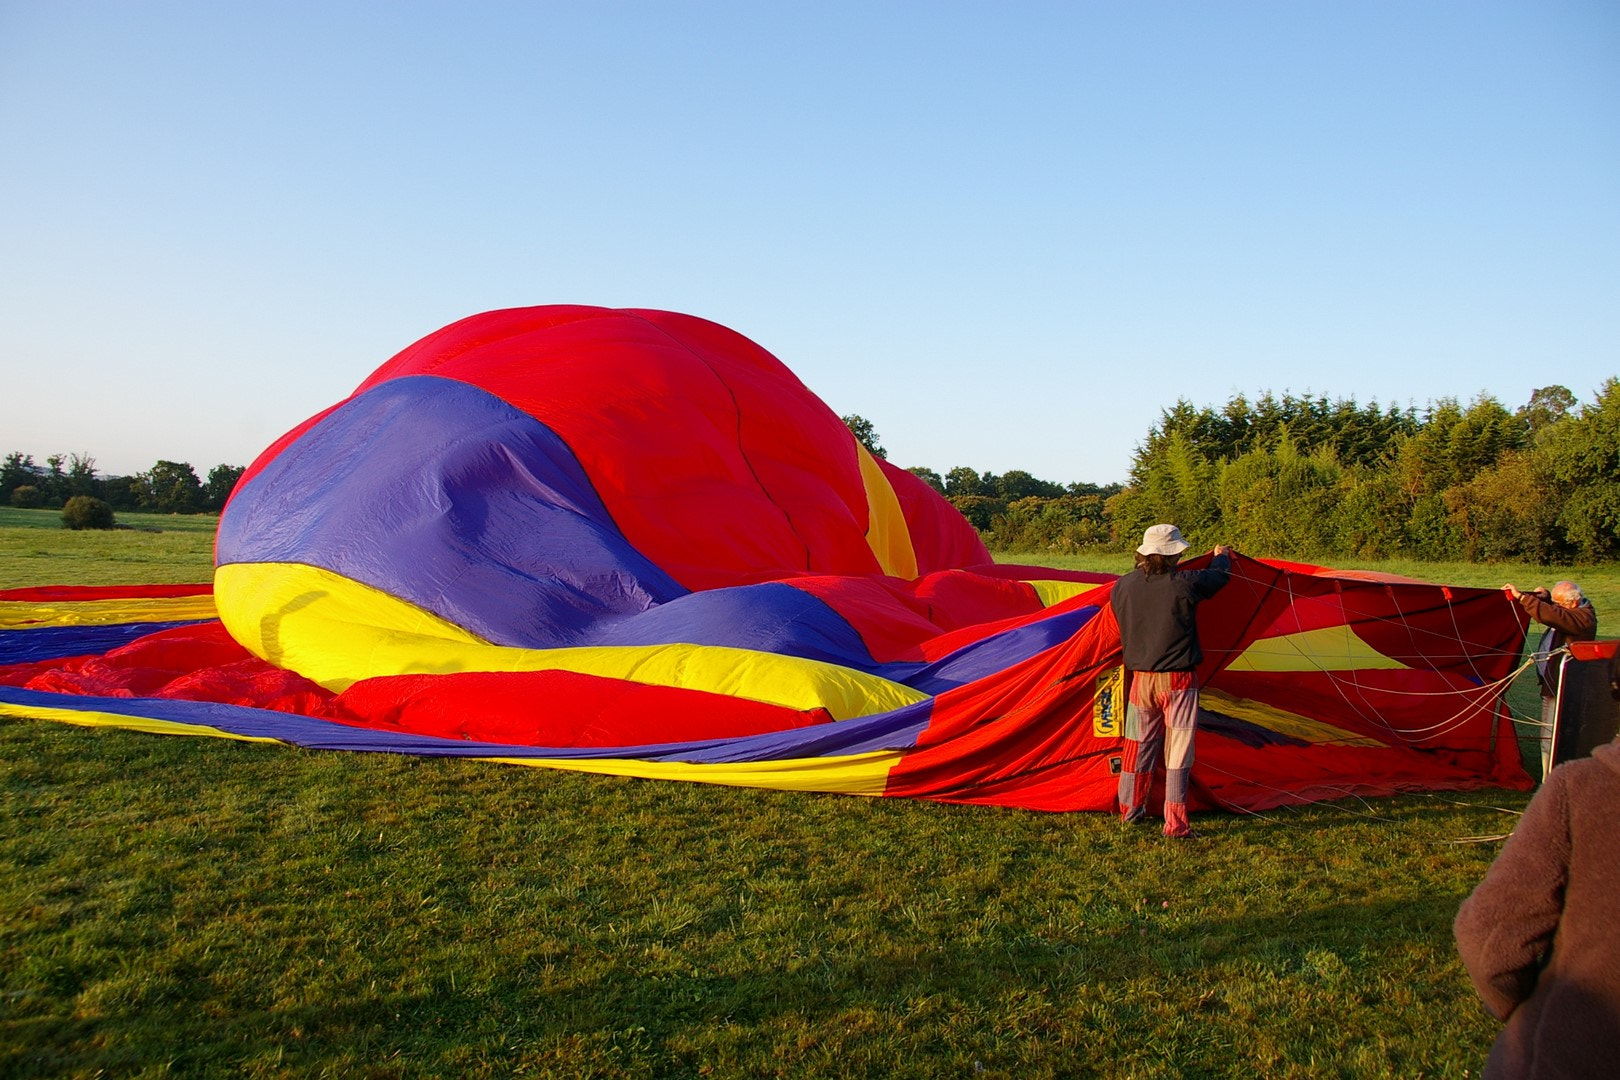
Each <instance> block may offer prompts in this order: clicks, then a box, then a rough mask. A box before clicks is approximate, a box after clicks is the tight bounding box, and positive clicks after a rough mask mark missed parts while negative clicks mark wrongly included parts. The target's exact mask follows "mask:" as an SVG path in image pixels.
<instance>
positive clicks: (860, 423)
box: [839, 413, 889, 460]
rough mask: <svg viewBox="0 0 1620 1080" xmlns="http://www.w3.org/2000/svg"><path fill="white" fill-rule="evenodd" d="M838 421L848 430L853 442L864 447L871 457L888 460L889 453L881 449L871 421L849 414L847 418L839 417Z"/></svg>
mask: <svg viewBox="0 0 1620 1080" xmlns="http://www.w3.org/2000/svg"><path fill="white" fill-rule="evenodd" d="M839 419H840V420H842V421H843V422H844V426H845V427H847V428H849V433H850V434H851V435H853V436H855V441H856V442H858V443H860V444H861V445H862V446H864V447H866V449H867V450H868V451H869V452H870V453H871V455H872V456H873V457H875V458H883V459H885V460H887V459H888V456H889V452H888V451H887V450H885V449H883V443H882V442H881V441H880V440H879V439H878V433H877V429H876V428H875V427H873V426H872V421H870V420H868V419H867V418H866V417H864V416H861V415H860V414H859V413H850V414H849V415H848V416H840V417H839Z"/></svg>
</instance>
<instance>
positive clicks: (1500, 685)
mask: <svg viewBox="0 0 1620 1080" xmlns="http://www.w3.org/2000/svg"><path fill="white" fill-rule="evenodd" d="M1234 576H1236V577H1239V578H1240V579H1242V580H1244V581H1248V582H1250V583H1252V584H1256V585H1262V586H1268V587H1272V588H1276V587H1277V586H1276V585H1275V584H1271V583H1268V582H1264V581H1261V580H1259V579H1258V578H1255V577H1253V576H1252V575H1247V574H1235V575H1234ZM1282 588H1283V589H1284V590H1285V591H1286V593H1287V595H1288V599H1289V602H1290V604H1291V605H1294V606H1300V607H1303V606H1305V605H1307V604H1310V603H1323V602H1324V601H1322V600H1320V599H1319V598H1317V597H1307V596H1300V595H1299V594H1298V593H1297V592H1296V591H1295V590H1294V587H1293V583H1292V581H1291V580H1290V575H1284V579H1283V585H1282ZM1446 613H1447V615H1448V616H1449V618H1450V619H1451V625H1452V630H1453V636H1452V638H1451V639H1450V640H1455V641H1457V642H1458V643H1459V648H1460V644H1461V642H1462V640H1463V635H1462V628H1461V627H1460V626H1458V625H1457V612H1456V605H1455V604H1452V603H1449V602H1448V603H1447V604H1446ZM1367 618H1368V619H1369V621H1373V622H1378V623H1384V624H1388V625H1397V626H1399V627H1401V628H1402V629H1404V630H1405V631H1406V634H1407V637H1408V639H1409V640H1412V641H1413V642H1414V644H1415V641H1416V635H1415V634H1414V633H1413V631H1412V627H1411V623H1410V622H1409V621H1408V620H1407V618H1406V616H1405V615H1398V616H1397V617H1396V618H1393V619H1392V618H1387V617H1384V616H1368V617H1367ZM1234 651H1235V650H1227V653H1228V655H1229V656H1230V655H1231V654H1232V653H1233V652H1234ZM1498 651H1501V650H1498ZM1428 655H1431V656H1437V657H1438V658H1440V659H1462V660H1466V661H1467V662H1468V665H1469V668H1470V669H1471V670H1472V671H1473V674H1474V678H1475V679H1476V680H1478V682H1479V685H1478V686H1477V687H1476V688H1474V689H1472V690H1468V691H1462V693H1464V694H1466V695H1467V696H1468V700H1467V701H1465V703H1464V704H1463V705H1462V706H1461V707H1459V708H1458V709H1457V711H1456V712H1454V713H1452V714H1451V715H1449V716H1447V717H1445V718H1443V719H1441V720H1440V721H1438V722H1436V723H1434V724H1431V725H1428V726H1426V727H1416V728H1396V727H1394V726H1393V725H1391V724H1390V723H1389V722H1388V721H1386V720H1385V719H1384V718H1383V716H1382V715H1381V714H1380V713H1379V711H1378V710H1377V709H1376V708H1374V707H1373V704H1372V702H1371V701H1369V700H1368V699H1367V696H1366V688H1365V687H1364V686H1363V685H1362V684H1361V682H1360V681H1359V680H1357V679H1356V678H1354V677H1353V676H1350V677H1346V676H1345V675H1344V674H1342V673H1341V672H1338V671H1334V670H1332V669H1330V668H1328V667H1326V666H1325V665H1324V664H1322V663H1321V661H1320V660H1318V659H1317V658H1316V657H1314V656H1311V655H1308V654H1301V658H1302V659H1304V660H1305V661H1306V662H1307V663H1309V664H1311V665H1312V666H1313V667H1314V668H1315V669H1316V671H1317V672H1318V673H1320V674H1322V675H1324V676H1326V678H1327V679H1328V681H1329V682H1330V684H1332V685H1333V687H1334V688H1335V689H1337V690H1338V692H1339V697H1340V699H1341V700H1343V701H1344V703H1345V704H1346V705H1348V706H1350V708H1351V709H1352V710H1353V711H1354V712H1355V714H1356V715H1357V717H1359V718H1360V719H1361V720H1363V721H1365V722H1366V723H1368V724H1369V725H1372V726H1374V727H1377V728H1380V729H1382V730H1384V731H1386V732H1388V733H1389V734H1391V735H1393V736H1395V737H1397V738H1401V739H1409V738H1411V737H1413V736H1439V735H1444V734H1447V733H1448V732H1450V731H1452V730H1454V729H1456V728H1460V727H1462V726H1464V725H1465V724H1466V723H1467V722H1468V721H1469V720H1470V719H1471V717H1472V716H1473V715H1474V713H1475V712H1476V711H1477V710H1480V709H1483V708H1485V707H1486V705H1485V704H1484V701H1485V700H1487V699H1489V698H1491V697H1497V696H1500V695H1501V694H1502V693H1503V692H1504V691H1506V689H1507V688H1508V687H1509V686H1510V685H1512V683H1513V681H1514V680H1515V679H1517V678H1518V677H1519V676H1520V675H1521V674H1523V673H1524V672H1525V671H1526V670H1527V669H1528V668H1530V667H1531V666H1532V665H1534V664H1536V663H1537V662H1539V661H1540V660H1543V659H1545V658H1546V657H1544V656H1542V655H1541V654H1539V653H1538V654H1532V655H1531V656H1530V658H1529V659H1527V660H1525V661H1524V662H1523V663H1521V664H1520V666H1519V667H1518V668H1516V669H1514V670H1513V671H1512V672H1510V673H1508V674H1507V675H1505V676H1503V677H1502V678H1500V679H1496V680H1491V681H1487V680H1486V679H1485V678H1484V677H1483V676H1482V675H1481V674H1480V672H1479V668H1478V666H1477V663H1476V660H1475V655H1474V654H1473V653H1470V652H1468V651H1466V650H1462V651H1459V652H1457V653H1453V654H1435V653H1430V654H1428ZM1352 691H1353V693H1352ZM1379 693H1380V694H1383V695H1387V696H1393V697H1406V698H1420V697H1436V698H1442V697H1443V698H1453V697H1456V696H1457V694H1458V693H1459V691H1454V690H1396V689H1393V688H1386V689H1380V690H1379ZM1509 716H1510V718H1511V719H1512V720H1513V722H1514V723H1515V724H1525V725H1529V726H1535V727H1544V726H1546V725H1545V724H1543V723H1541V722H1540V721H1537V720H1529V719H1527V718H1521V717H1518V716H1513V715H1512V713H1511V711H1510V713H1509Z"/></svg>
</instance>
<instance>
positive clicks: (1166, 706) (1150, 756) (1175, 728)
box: [1119, 671, 1198, 837]
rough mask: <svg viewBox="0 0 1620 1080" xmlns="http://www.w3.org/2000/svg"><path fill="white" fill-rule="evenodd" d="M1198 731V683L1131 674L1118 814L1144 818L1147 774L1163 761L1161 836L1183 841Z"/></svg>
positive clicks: (1180, 674) (1179, 676)
mask: <svg viewBox="0 0 1620 1080" xmlns="http://www.w3.org/2000/svg"><path fill="white" fill-rule="evenodd" d="M1197 731H1198V684H1197V682H1196V681H1195V679H1194V678H1193V673H1192V672H1190V671H1133V672H1131V696H1130V704H1129V705H1128V706H1127V707H1126V709H1125V755H1124V760H1123V761H1122V762H1121V764H1120V773H1119V812H1120V816H1121V817H1123V818H1124V820H1125V821H1127V822H1129V823H1131V824H1136V823H1138V822H1142V821H1145V820H1146V819H1147V800H1148V793H1149V792H1150V791H1151V790H1152V788H1153V774H1154V773H1155V772H1156V771H1157V770H1158V768H1159V759H1160V757H1161V755H1162V756H1163V759H1164V835H1166V836H1175V837H1180V836H1188V835H1190V834H1191V832H1192V829H1191V827H1190V826H1189V824H1188V822H1187V782H1188V778H1189V776H1190V774H1191V772H1192V764H1193V736H1194V735H1195V734H1197Z"/></svg>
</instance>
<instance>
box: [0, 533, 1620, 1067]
mask: <svg viewBox="0 0 1620 1080" xmlns="http://www.w3.org/2000/svg"><path fill="white" fill-rule="evenodd" d="M33 513H42V512H33ZM165 520H166V521H171V522H172V521H176V520H178V519H165ZM194 520H199V521H207V522H208V525H207V529H211V525H212V522H211V521H209V520H208V519H194ZM154 527H159V526H154ZM207 529H205V530H203V531H199V532H196V533H187V535H188V536H189V537H190V539H189V541H188V543H189V544H191V546H190V547H185V546H183V545H182V546H180V547H179V548H177V549H176V550H174V551H169V550H168V549H166V548H165V549H162V551H163V553H164V554H163V555H162V557H156V556H155V555H154V551H155V550H156V549H153V548H148V547H146V546H145V545H146V544H148V543H150V542H151V541H152V540H153V539H154V538H161V537H163V536H167V535H169V534H168V533H167V532H165V533H156V534H148V533H143V532H140V531H137V530H131V531H129V532H127V533H123V534H110V535H113V536H115V537H116V536H123V538H124V539H125V540H126V541H127V542H128V544H129V545H130V547H131V550H132V551H135V552H136V553H137V555H138V558H136V559H134V560H133V561H129V562H123V561H121V560H120V557H119V552H118V550H116V544H115V550H113V551H112V552H111V553H107V552H103V554H102V556H101V558H102V560H103V562H106V563H110V564H111V565H110V566H102V567H100V568H99V569H97V570H96V571H94V572H91V573H87V574H82V575H74V574H70V573H60V574H55V575H50V574H49V573H47V574H46V575H45V576H44V577H36V578H31V579H30V580H18V577H19V576H20V575H19V574H18V573H16V570H15V568H16V567H19V566H22V567H26V568H27V569H28V571H29V573H30V574H32V573H33V572H34V571H35V570H37V569H38V567H37V566H36V565H35V563H34V562H33V561H31V560H34V559H43V560H44V563H45V565H47V566H60V567H64V568H68V567H73V568H74V569H78V568H79V567H78V564H76V563H75V562H74V561H72V560H67V559H58V558H57V557H56V556H57V554H58V553H59V552H60V550H61V549H59V548H58V547H57V546H56V545H57V542H58V541H59V540H61V539H63V538H65V537H73V536H75V535H76V534H69V533H65V532H61V531H57V532H56V533H54V534H52V535H50V536H49V538H45V537H40V538H36V539H31V540H29V541H27V542H25V543H23V544H22V545H21V548H16V547H13V546H11V545H13V544H14V543H15V542H16V537H15V533H16V532H18V531H26V528H25V527H23V526H17V525H15V524H14V523H13V522H12V521H10V520H8V519H7V518H5V517H4V516H0V586H10V585H21V584H44V583H66V582H92V581H100V582H107V581H119V580H124V581H130V580H154V581H157V580H162V581H202V580H207V578H208V555H207V551H208V548H209V542H208V535H209V534H208V531H207ZM35 531H37V532H40V533H44V532H45V531H46V530H45V529H37V530H35ZM175 531H176V532H184V531H185V530H183V529H176V530H175ZM19 551H21V552H22V553H21V554H20V555H19V554H18V552H19ZM35 552H44V554H43V555H36V554H34V553H35ZM1012 558H1020V557H1012ZM154 560H155V561H154ZM85 561H86V563H88V562H90V561H92V560H91V559H90V558H89V556H86V557H85ZM1021 561H1032V560H1029V559H1028V558H1027V557H1021ZM158 563H161V565H162V573H161V574H160V573H159V571H158V569H157V564H158ZM1102 568H1109V567H1102ZM1408 572H1409V571H1408ZM1484 572H1485V573H1487V574H1488V575H1489V577H1490V578H1491V580H1489V581H1488V582H1481V583H1488V584H1500V580H1496V579H1497V578H1498V577H1499V576H1500V575H1499V574H1497V573H1496V571H1495V570H1488V571H1484ZM170 574H172V575H173V576H169V575H170ZM1423 576H1428V577H1438V576H1441V575H1434V574H1425V575H1423ZM1560 576H1561V575H1560ZM1520 577H1522V578H1523V579H1524V580H1523V581H1521V582H1520V583H1521V584H1527V583H1531V582H1533V581H1538V580H1540V581H1545V580H1548V578H1547V574H1546V573H1543V574H1541V575H1539V577H1536V576H1532V575H1529V574H1521V575H1520ZM1449 579H1450V578H1448V580H1449ZM1511 579H1513V578H1503V579H1502V580H1511ZM1577 580H1580V578H1579V577H1577ZM1458 583H1460V584H1468V583H1470V582H1467V581H1458ZM1583 584H1585V582H1584V581H1583ZM1604 610H1605V609H1604V607H1603V606H1601V605H1600V613H1601V612H1603V611H1604ZM1608 610H1610V611H1613V610H1614V609H1613V608H1610V609H1608ZM1525 801H1526V796H1525V795H1523V794H1509V793H1502V792H1483V793H1474V794H1468V795H1459V796H1438V797H1423V796H1414V797H1407V798H1401V799H1381V800H1373V801H1366V802H1363V801H1348V802H1341V803H1334V804H1323V805H1319V806H1315V807H1309V808H1301V809H1293V810H1287V811H1277V812H1272V813H1268V814H1265V815H1262V816H1255V817H1244V816H1235V815H1227V814H1207V815H1200V816H1199V818H1198V821H1197V824H1198V826H1199V828H1200V830H1201V831H1202V832H1203V834H1204V838H1203V839H1201V840H1199V841H1195V842H1192V843H1186V844H1175V843H1170V842H1166V841H1163V840H1161V839H1160V838H1159V837H1158V836H1157V834H1156V832H1155V831H1151V830H1150V831H1139V830H1126V829H1124V828H1122V827H1121V826H1120V825H1119V824H1118V823H1117V822H1116V821H1114V820H1113V819H1112V818H1111V817H1110V816H1108V815H1101V814H1071V815H1051V814H1040V813H1032V812H1024V811H1015V810H1002V809H985V808H973V807H958V806H945V805H938V804H931V803H920V802H907V801H903V800H884V799H870V800H869V799H859V798H851V797H839V796H819V795H803V794H791V793H781V792H762V791H750V790H741V789H732V788H722V787H710V786H705V785H694V784H679V783H665V782H655V781H636V780H625V779H619V778H613V777H600V776H583V775H575V774H570V773H562V772H551V771H547V770H540V769H530V768H522V767H516V766H504V765H492V764H483V763H478V762H470V761H442V760H430V759H416V758H404V757H394V756H389V755H378V754H370V755H365V754H342V753H321V752H311V751H304V750H299V749H294V748H288V747H282V746H276V745H263V744H252V743H236V742H228V741H224V740H212V739H200V738H197V739H193V738H172V737H160V736H152V735H143V734H137V733H131V732H119V731H100V730H86V729H79V728H74V727H70V726H66V725H61V724H53V723H48V722H7V723H3V724H0V867H3V868H4V870H5V872H4V873H3V874H0V1075H5V1076H52V1077H55V1076H84V1077H90V1076H97V1075H106V1076H165V1075H184V1076H288V1075H299V1076H302V1075H310V1076H319V1075H330V1076H351V1075H354V1076H649V1077H651V1076H726V1077H741V1076H773V1075H780V1076H800V1077H810V1076H874V1077H875V1076H919V1077H921V1076H1007V1077H1011V1076H1018V1077H1024V1076H1035V1077H1041V1076H1085V1075H1096V1076H1120V1077H1183V1076H1220V1077H1224V1076H1232V1077H1236V1076H1242V1077H1254V1076H1266V1077H1290V1076H1293V1077H1317V1076H1321V1077H1330V1076H1331V1077H1339V1076H1354V1077H1362V1076H1389V1077H1418V1076H1444V1077H1462V1076H1467V1075H1470V1074H1471V1073H1475V1072H1477V1070H1478V1068H1479V1066H1480V1063H1481V1062H1482V1060H1483V1058H1484V1054H1485V1051H1486V1049H1487V1047H1488V1046H1489V1043H1490V1040H1491V1039H1492V1038H1493V1037H1494V1032H1495V1024H1494V1022H1492V1021H1490V1020H1489V1019H1488V1018H1487V1017H1485V1016H1484V1015H1483V1013H1482V1012H1481V1011H1480V1009H1479V1007H1478V1005H1477V1003H1476V1001H1475V999H1474V996H1473V994H1472V992H1471V991H1470V989H1469V987H1468V983H1467V980H1466V978H1465V976H1464V974H1463V972H1462V969H1461V966H1460V964H1459V963H1458V962H1457V960H1456V958H1455V953H1454V951H1453V948H1452V943H1451V936H1450V923H1451V919H1452V917H1453V915H1454V914H1455V911H1456V908H1457V905H1458V903H1459V902H1460V901H1461V899H1462V898H1463V896H1465V895H1466V894H1467V892H1468V891H1469V890H1470V889H1471V888H1472V887H1473V885H1474V883H1475V882H1476V881H1477V880H1478V878H1479V876H1480V875H1481V873H1482V872H1483V871H1484V868H1485V866H1486V865H1487V864H1488V863H1489V861H1490V859H1491V858H1492V857H1493V856H1494V854H1495V852H1496V845H1495V844H1494V843H1492V842H1474V841H1476V839H1477V838H1479V837H1481V836H1489V835H1499V834H1502V833H1505V832H1506V831H1508V830H1509V829H1511V827H1512V824H1513V821H1514V813H1513V812H1514V811H1516V810H1517V809H1519V808H1522V806H1523V805H1524V802H1525Z"/></svg>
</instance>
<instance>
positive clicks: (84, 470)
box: [0, 451, 246, 514]
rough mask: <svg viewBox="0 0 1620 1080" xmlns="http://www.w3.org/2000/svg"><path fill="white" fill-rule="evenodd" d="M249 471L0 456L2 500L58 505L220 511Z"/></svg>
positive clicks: (228, 467) (177, 464) (61, 457)
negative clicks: (204, 474)
mask: <svg viewBox="0 0 1620 1080" xmlns="http://www.w3.org/2000/svg"><path fill="white" fill-rule="evenodd" d="M245 471H246V469H245V468H244V467H243V466H240V465H216V466H214V467H213V468H212V469H211V470H209V473H208V478H207V479H206V480H204V479H199V478H198V476H197V471H196V470H195V469H193V468H192V467H191V465H190V464H189V463H188V462H184V461H159V462H157V463H156V464H155V465H153V466H152V467H151V468H150V469H147V470H146V471H144V472H138V473H135V474H134V475H133V476H102V475H100V474H99V473H98V472H97V470H96V459H95V458H93V457H91V456H90V455H89V454H65V455H64V454H52V455H50V456H49V457H47V458H46V459H45V464H44V465H39V464H36V463H35V461H34V457H33V455H32V454H24V453H20V452H17V451H13V452H12V453H10V454H7V455H6V456H5V459H4V460H3V461H0V505H5V506H16V507H22V508H25V509H26V508H42V509H53V510H55V509H61V508H62V507H65V506H66V505H67V504H68V502H69V501H70V500H72V499H74V498H90V499H97V500H100V501H101V502H104V503H106V504H107V505H108V507H109V508H110V509H112V510H126V511H143V512H146V513H153V514H207V513H218V512H219V511H220V510H223V509H224V508H225V500H226V499H227V498H229V497H230V494H231V489H232V488H234V487H235V486H236V482H237V481H238V480H239V479H241V477H242V473H243V472H245Z"/></svg>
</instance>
